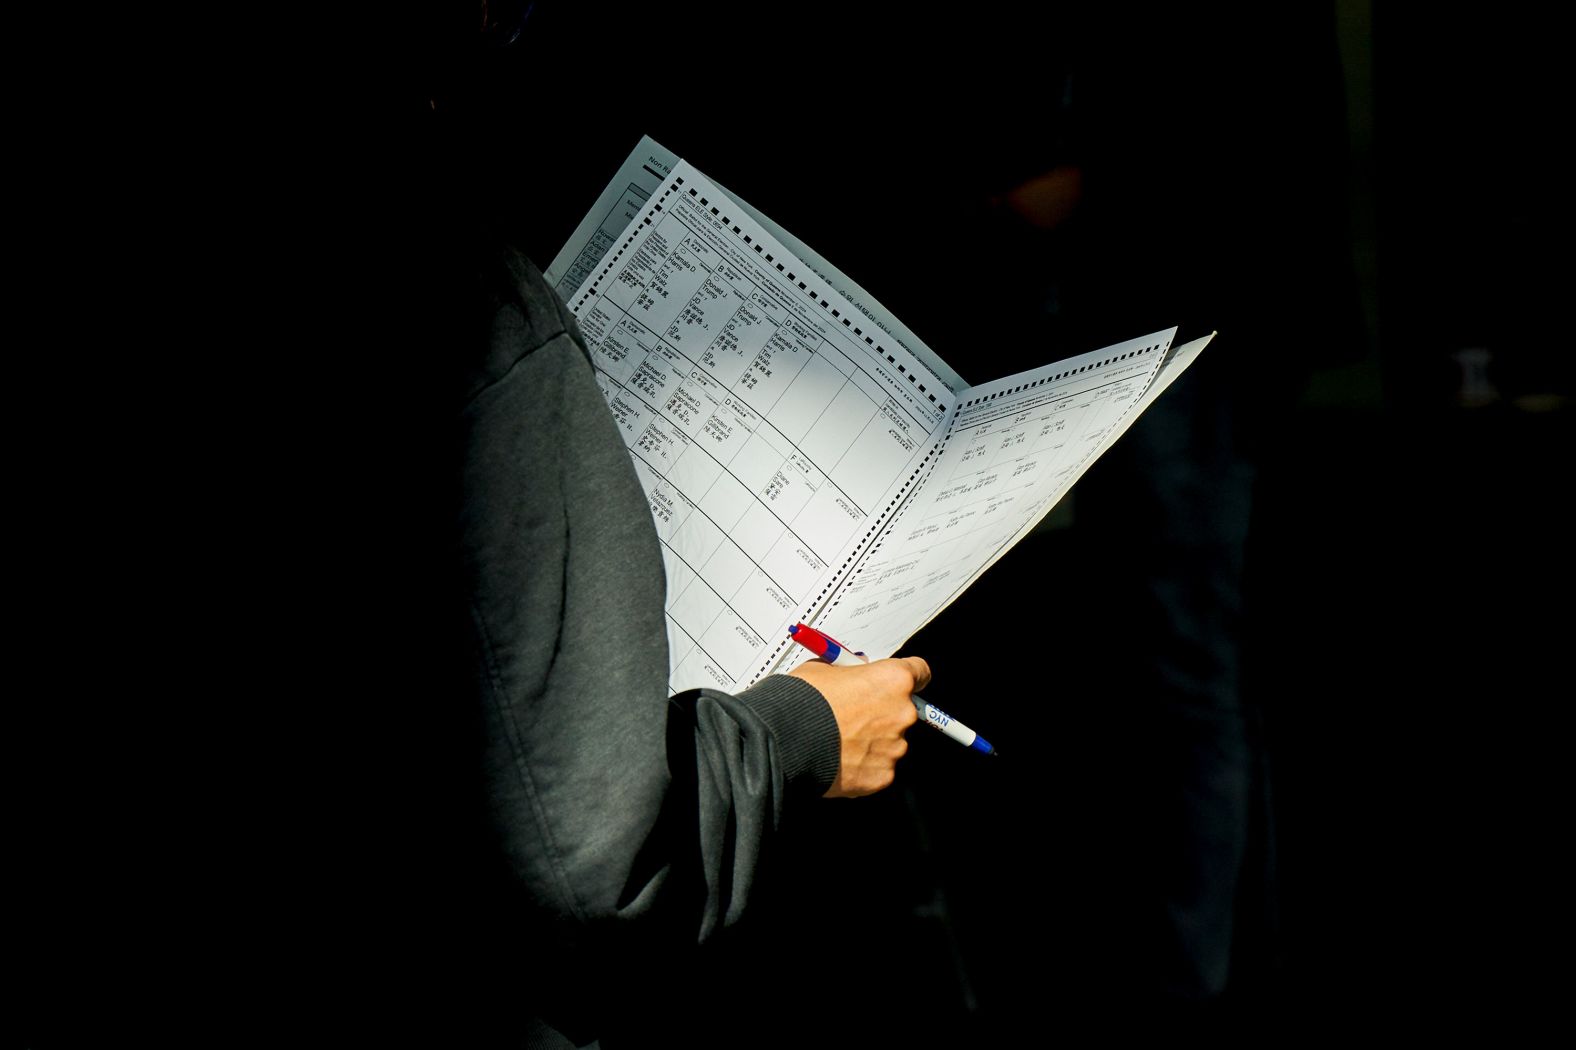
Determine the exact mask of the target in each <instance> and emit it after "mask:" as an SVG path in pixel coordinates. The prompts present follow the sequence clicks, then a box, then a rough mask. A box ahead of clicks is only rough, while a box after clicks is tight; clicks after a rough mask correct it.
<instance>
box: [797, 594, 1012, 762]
mask: <svg viewBox="0 0 1576 1050" xmlns="http://www.w3.org/2000/svg"><path fill="white" fill-rule="evenodd" d="M788 636H789V637H790V638H792V639H793V640H794V641H796V642H798V643H799V644H800V645H802V646H804V647H805V648H806V649H808V650H810V652H812V653H814V654H815V655H816V657H818V658H819V659H821V660H823V661H825V662H826V663H829V664H841V665H844V666H847V665H849V664H867V663H869V662H870V658H869V657H867V656H865V654H864V653H858V652H854V651H853V650H852V649H850V648H848V647H847V646H845V645H843V644H842V643H841V642H839V641H837V640H836V639H835V638H833V637H832V636H831V635H828V634H822V633H821V632H820V631H817V630H816V629H815V628H814V627H806V626H805V625H804V624H802V623H799V624H794V625H793V626H792V627H790V628H788ZM909 699H911V700H913V701H914V708H915V710H917V711H918V712H919V717H920V719H921V720H922V721H923V722H925V723H926V724H927V725H931V726H934V727H935V728H937V729H939V730H941V731H942V732H943V733H945V734H946V735H947V736H949V737H951V738H952V739H954V740H956V741H957V742H958V743H960V744H962V745H963V746H964V747H972V748H973V749H974V750H976V751H980V752H983V753H984V754H987V755H994V754H996V753H997V751H996V749H995V748H994V747H991V745H990V741H988V740H986V739H985V738H984V737H982V736H980V735H979V734H978V733H976V732H975V731H974V730H972V729H970V728H969V727H968V726H966V725H964V724H963V723H962V722H959V721H958V720H957V719H956V718H953V717H952V716H951V715H949V714H947V713H946V712H945V711H943V710H942V709H941V708H939V707H936V706H935V705H933V704H929V703H926V702H925V700H924V699H922V698H921V697H918V696H913V697H910V698H909Z"/></svg>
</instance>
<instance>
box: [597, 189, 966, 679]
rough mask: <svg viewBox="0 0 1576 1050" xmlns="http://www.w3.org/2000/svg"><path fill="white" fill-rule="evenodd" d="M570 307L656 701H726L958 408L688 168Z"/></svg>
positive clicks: (941, 386)
mask: <svg viewBox="0 0 1576 1050" xmlns="http://www.w3.org/2000/svg"><path fill="white" fill-rule="evenodd" d="M568 302H569V306H570V308H571V309H572V310H573V312H574V313H575V315H576V316H577V317H578V318H579V321H580V326H581V329H582V331H583V332H584V334H585V338H586V343H587V345H588V347H589V348H590V350H591V359H592V363H593V364H594V365H595V366H596V370H597V381H598V383H599V384H600V385H601V387H602V391H603V394H604V396H605V397H606V398H607V402H608V406H609V408H610V409H611V410H612V413H613V417H614V419H615V420H616V421H617V423H618V426H619V431H620V433H621V434H622V436H623V438H624V441H625V444H626V445H627V446H628V448H629V450H630V453H631V455H632V457H633V459H634V463H635V468H636V473H637V474H638V475H639V477H640V481H641V484H642V486H643V487H644V489H645V492H646V495H647V498H648V499H649V500H650V503H651V509H652V513H653V516H654V518H655V521H656V525H657V532H658V535H659V538H660V539H661V542H662V551H663V560H664V568H665V570H666V572H667V581H668V586H667V610H666V611H667V622H668V642H669V646H670V652H669V660H670V669H671V673H670V686H671V688H672V689H673V690H674V691H678V690H682V689H688V688H693V687H697V686H709V687H713V688H722V689H734V688H737V687H739V686H740V685H742V684H743V683H746V682H749V681H750V680H752V679H753V678H754V677H756V676H757V675H758V674H759V673H760V671H761V669H762V668H765V667H769V666H772V665H773V664H775V663H776V662H777V660H778V658H779V657H780V656H781V653H782V649H783V646H784V645H785V644H786V641H785V640H786V638H787V630H788V627H789V625H790V624H792V623H794V622H796V621H797V620H799V619H803V618H806V617H808V616H809V615H810V613H811V612H812V611H813V610H814V609H815V608H817V607H818V606H819V604H820V603H821V602H822V601H823V600H824V598H825V596H826V594H827V593H828V592H829V591H830V589H831V588H832V587H833V586H834V585H835V583H836V581H837V580H838V579H839V578H840V574H842V573H845V572H846V571H847V570H848V567H849V565H851V564H852V563H853V562H854V561H855V559H856V556H857V553H858V551H859V550H860V549H861V547H862V545H863V544H866V543H868V542H869V541H870V538H871V537H872V536H873V535H875V534H876V533H877V532H878V531H879V529H880V528H881V527H882V525H883V524H884V523H885V522H886V520H887V519H888V517H889V516H890V515H891V513H892V511H893V509H894V508H895V507H896V506H897V505H898V504H899V503H900V501H901V499H902V497H903V495H904V494H905V492H906V491H907V489H908V486H910V485H911V484H912V483H913V481H914V479H915V478H916V477H917V476H918V474H919V472H920V470H921V469H922V468H923V466H924V464H925V462H926V457H927V456H929V455H931V454H933V453H934V451H935V449H936V448H937V446H938V444H939V441H940V438H941V436H942V434H943V433H944V432H945V430H946V425H947V422H948V420H949V418H950V416H951V414H952V412H954V411H955V410H956V408H957V401H958V397H957V394H956V392H955V391H953V390H952V389H951V388H950V387H949V385H948V384H947V382H946V381H945V380H944V379H943V378H942V377H941V376H939V375H938V374H937V371H936V370H934V369H932V368H930V367H929V366H928V365H927V364H926V363H925V362H924V361H923V360H922V359H921V358H920V357H919V356H917V355H915V354H914V353H911V352H910V351H909V350H908V349H907V348H906V347H905V346H904V345H903V344H902V343H901V342H899V341H898V340H896V339H893V338H890V337H889V336H887V335H886V333H884V332H883V331H882V330H881V329H880V327H878V326H877V325H874V324H872V323H871V321H870V318H869V317H868V316H867V315H866V314H865V313H864V312H862V311H859V310H854V309H850V306H849V303H848V302H847V301H845V300H844V299H843V298H842V296H840V295H839V294H838V292H837V291H836V290H834V289H833V287H832V286H831V285H829V284H827V283H826V281H825V280H823V279H822V278H821V277H819V276H818V275H817V274H816V272H815V271H814V270H813V269H812V268H810V267H809V266H807V265H805V264H804V262H803V261H802V260H800V259H799V258H798V257H797V256H796V255H795V254H794V253H792V252H791V251H789V250H788V249H786V248H784V247H783V246H782V244H781V243H780V242H779V241H778V240H777V238H775V237H773V236H772V235H771V234H770V233H768V232H767V231H766V230H765V229H764V228H763V227H762V226H761V224H759V223H757V222H756V221H755V220H754V219H753V218H751V217H750V215H749V214H748V213H747V212H746V211H745V210H744V209H742V208H740V207H739V206H738V205H737V204H736V203H735V202H734V201H732V200H731V199H730V198H728V197H727V196H726V195H724V194H723V193H722V192H720V191H719V190H718V189H717V188H716V187H715V186H713V185H712V184H711V183H710V182H709V181H707V180H706V179H705V177H704V176H702V175H701V174H700V173H698V172H696V171H695V170H694V169H693V168H691V167H690V166H689V165H688V164H687V163H685V162H683V161H679V162H678V163H676V164H674V165H673V167H672V169H671V172H670V174H669V175H668V176H667V178H666V179H664V180H663V181H662V183H661V184H660V186H658V187H657V188H656V189H655V190H654V191H653V192H652V193H651V194H650V196H649V197H648V198H647V199H646V200H645V201H643V202H641V204H640V207H639V209H638V212H637V213H636V215H635V219H634V221H633V222H632V223H631V224H630V225H629V226H628V228H627V229H625V230H624V231H623V232H622V233H621V234H620V235H619V236H618V237H617V238H616V239H615V240H612V241H611V242H609V243H608V249H607V254H606V255H605V257H604V258H603V259H602V260H601V262H600V263H599V264H598V265H597V266H595V267H594V268H592V269H591V270H590V271H589V272H587V273H586V274H585V278H584V280H583V282H581V283H580V284H579V287H578V289H577V290H576V291H575V293H574V295H573V297H572V298H570V299H569V300H568Z"/></svg>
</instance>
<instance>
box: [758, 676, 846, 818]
mask: <svg viewBox="0 0 1576 1050" xmlns="http://www.w3.org/2000/svg"><path fill="white" fill-rule="evenodd" d="M739 699H740V700H743V701H744V702H745V703H747V704H749V705H750V709H751V710H752V711H754V712H755V713H756V714H758V715H760V717H761V721H763V722H765V723H766V727H767V728H768V729H770V730H771V733H772V740H773V741H774V742H775V743H776V745H777V756H778V760H779V761H780V762H781V763H782V768H783V775H784V777H785V778H786V779H787V781H788V783H790V784H795V785H797V784H799V783H800V782H801V781H809V782H810V784H813V785H814V787H815V793H816V794H817V795H824V794H826V791H827V789H828V788H830V787H831V786H832V781H834V780H836V779H837V771H838V769H839V767H840V766H841V764H842V754H843V737H842V734H841V733H840V732H838V729H837V717H836V716H835V715H833V714H832V705H831V704H829V703H827V702H826V698H825V697H824V696H822V695H821V691H820V690H819V689H817V688H816V687H815V686H813V685H811V684H810V683H809V682H806V681H805V680H804V679H802V678H795V677H793V676H792V675H785V674H774V675H767V676H766V677H765V678H763V679H761V680H760V681H759V682H757V683H756V684H755V685H752V686H751V687H750V688H748V689H746V690H745V691H744V692H742V693H740V694H739ZM808 786H809V785H807V787H808Z"/></svg>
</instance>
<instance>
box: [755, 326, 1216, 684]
mask: <svg viewBox="0 0 1576 1050" xmlns="http://www.w3.org/2000/svg"><path fill="white" fill-rule="evenodd" d="M1175 333H1176V330H1175V329H1171V330H1170V331H1166V332H1160V333H1157V334H1155V335H1150V336H1145V337H1143V338H1140V339H1134V340H1130V341H1128V342H1126V343H1119V344H1117V345H1116V346H1111V347H1107V348H1106V349H1104V350H1099V351H1095V352H1093V353H1089V354H1084V355H1082V356H1081V357H1076V358H1072V359H1070V360H1068V361H1062V362H1058V363H1056V364H1052V365H1046V366H1044V367H1042V368H1039V369H1035V370H1032V371H1029V372H1025V373H1022V374H1020V375H1016V376H1011V377H1009V378H1006V379H1000V380H997V381H995V382H993V383H986V384H983V385H981V386H978V387H974V388H971V389H970V390H968V391H966V392H965V394H964V396H963V399H962V400H961V401H960V402H959V405H958V411H957V414H956V415H955V417H954V418H953V420H952V422H951V424H950V426H949V427H948V430H947V433H946V436H945V438H944V439H943V441H942V445H941V448H940V450H939V452H938V453H937V455H936V457H935V463H934V466H933V467H932V468H931V469H930V470H929V471H928V472H927V474H926V475H925V477H924V478H923V480H922V481H921V482H920V483H919V484H918V485H917V486H916V487H915V489H914V491H913V493H912V494H911V495H910V496H909V498H908V500H907V501H905V503H904V506H903V508H902V509H901V510H900V511H899V513H898V514H897V515H895V516H894V518H893V520H892V522H891V523H890V524H889V525H888V526H887V528H886V529H885V530H884V535H883V536H882V537H881V539H880V540H879V542H877V543H874V544H872V545H871V547H870V548H869V550H868V551H867V552H865V554H864V555H863V557H861V559H860V560H859V563H858V565H857V566H856V567H855V568H854V569H853V571H852V572H851V573H849V575H848V576H847V577H846V578H845V580H844V582H843V583H842V585H841V586H840V587H839V588H838V589H837V591H836V593H834V594H833V595H832V596H831V597H830V598H829V600H828V602H827V604H826V606H825V608H824V609H823V610H821V611H819V612H818V613H817V615H816V616H815V617H814V620H813V625H814V626H815V627H816V628H817V629H819V630H822V631H824V632H826V633H827V634H830V635H831V636H833V637H834V638H838V639H841V640H843V641H845V642H846V643H847V644H849V645H853V646H856V647H857V648H859V649H861V650H863V651H864V652H865V653H866V654H867V655H869V656H870V657H872V658H877V657H882V656H890V655H891V654H892V653H893V652H895V651H896V650H897V649H898V648H899V647H900V646H901V645H903V643H904V642H906V641H907V640H908V639H909V638H910V637H911V636H912V635H913V634H914V633H915V632H916V631H918V630H919V629H920V628H921V627H923V626H924V625H925V624H927V623H929V622H930V620H931V619H933V618H934V617H935V616H936V614H937V613H939V612H941V610H942V609H944V608H946V607H947V606H948V605H949V604H951V602H952V601H953V600H954V599H956V598H957V597H958V596H959V595H961V594H962V593H963V592H964V591H965V590H966V589H967V588H968V587H969V586H970V585H971V584H972V583H973V582H974V581H975V580H976V579H978V578H979V576H980V574H981V573H983V572H984V571H985V570H986V569H987V568H989V567H990V566H991V565H993V564H995V562H996V560H997V559H999V558H1000V557H1001V556H1002V555H1003V554H1005V553H1006V552H1007V551H1008V550H1010V549H1011V548H1012V547H1013V546H1014V545H1015V544H1016V543H1017V542H1018V541H1019V540H1021V539H1022V538H1023V537H1024V536H1026V535H1027V534H1028V533H1029V531H1030V530H1031V529H1033V527H1034V526H1035V524H1036V523H1038V522H1039V521H1040V519H1042V518H1043V517H1044V516H1045V515H1046V514H1047V513H1049V512H1050V510H1051V508H1052V507H1054V506H1055V505H1056V503H1057V502H1058V501H1059V500H1060V499H1061V498H1062V497H1063V496H1064V495H1066V493H1067V491H1068V490H1069V489H1071V488H1072V485H1073V483H1074V482H1076V481H1077V480H1078V478H1079V477H1080V476H1081V475H1082V474H1083V472H1084V471H1085V470H1086V469H1088V467H1089V466H1090V465H1091V464H1093V463H1094V461H1095V460H1096V459H1098V458H1099V457H1100V455H1101V454H1102V453H1103V452H1104V451H1105V450H1106V449H1107V448H1109V447H1110V445H1111V443H1112V442H1113V441H1115V440H1116V439H1117V437H1119V436H1120V435H1121V433H1122V432H1123V431H1125V430H1126V429H1127V427H1128V426H1129V425H1131V423H1132V422H1133V420H1135V419H1137V417H1138V416H1139V415H1140V414H1141V413H1142V412H1143V410H1144V409H1145V408H1146V407H1147V406H1148V405H1149V404H1150V403H1151V402H1152V401H1153V400H1154V399H1155V398H1156V397H1157V396H1159V394H1160V393H1161V391H1163V390H1164V389H1165V388H1166V386H1168V385H1169V384H1170V383H1171V382H1172V381H1173V380H1175V378H1176V377H1177V376H1178V375H1180V374H1181V372H1182V370H1183V369H1185V368H1187V366H1188V365H1189V364H1191V363H1192V361H1193V359H1194V357H1196V356H1197V354H1198V352H1199V351H1200V350H1202V349H1203V348H1204V346H1205V345H1206V344H1208V342H1209V340H1210V339H1211V338H1213V335H1211V336H1206V337H1204V338H1202V339H1197V340H1194V341H1193V342H1191V343H1188V344H1187V345H1185V346H1182V347H1178V348H1176V350H1175V352H1172V353H1170V354H1169V355H1168V351H1169V350H1170V349H1171V340H1172V338H1173V337H1174V336H1175ZM1157 358H1164V361H1163V364H1162V366H1161V368H1160V369H1159V370H1158V372H1157V371H1156V369H1155V362H1156V360H1157ZM807 655H808V654H806V653H804V652H803V651H802V650H799V649H798V647H790V649H788V650H785V659H784V660H783V663H782V664H781V665H780V666H779V668H777V669H778V670H786V669H789V668H792V667H794V666H796V665H797V664H799V663H802V662H803V661H804V659H805V658H806V657H807Z"/></svg>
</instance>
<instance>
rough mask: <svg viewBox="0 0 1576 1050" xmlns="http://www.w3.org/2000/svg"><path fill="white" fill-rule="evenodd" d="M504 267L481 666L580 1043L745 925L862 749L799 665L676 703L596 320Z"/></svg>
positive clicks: (642, 518)
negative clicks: (678, 965) (632, 990)
mask: <svg viewBox="0 0 1576 1050" xmlns="http://www.w3.org/2000/svg"><path fill="white" fill-rule="evenodd" d="M502 269H506V270H507V273H506V274H505V273H503V272H502ZM498 276H499V280H498V282H497V290H496V292H495V293H494V298H495V313H494V315H493V323H492V329H491V333H490V340H489V345H488V348H487V356H486V359H485V361H484V362H483V363H482V365H481V367H480V368H479V369H477V370H476V372H475V373H474V375H473V376H471V377H470V378H469V381H468V388H467V398H466V403H465V407H464V411H463V414H462V423H463V429H464V444H463V457H464V504H463V513H462V517H461V534H462V538H463V557H464V567H465V580H464V582H465V586H466V593H467V594H468V596H469V601H470V608H469V610H468V614H469V618H470V623H471V627H472V632H471V637H472V640H473V642H474V645H473V649H472V652H473V656H474V659H475V663H474V680H475V683H476V687H477V691H478V694H479V697H480V700H481V703H482V706H483V709H484V724H485V739H486V761H485V774H486V786H487V792H488V796H489V797H488V803H489V807H490V811H491V814H492V817H493V822H494V825H495V827H496V830H497V833H498V835H499V837H500V841H501V845H502V849H503V853H504V856H505V858H506V860H507V866H508V871H509V880H510V881H511V882H512V883H513V884H514V886H515V889H516V892H517V893H518V894H521V895H523V896H524V898H525V900H526V902H527V903H526V906H525V909H524V911H525V917H524V919H523V927H522V929H521V930H520V931H519V935H520V936H522V937H529V941H528V942H522V943H521V945H520V951H521V952H522V953H529V954H530V955H531V956H532V962H533V963H534V965H535V968H536V970H537V972H536V974H535V975H534V978H533V980H534V981H536V982H538V983H537V986H536V989H535V990H534V991H529V992H528V991H526V990H524V989H522V990H521V995H522V998H523V997H525V996H530V997H531V1000H532V1004H533V1008H534V1009H539V1010H540V1011H541V1012H542V1014H543V1016H545V1017H546V1018H547V1019H548V1020H550V1021H551V1022H552V1023H553V1024H555V1025H557V1026H558V1027H560V1028H562V1029H564V1030H565V1031H566V1032H567V1033H569V1034H570V1035H572V1036H574V1037H575V1038H577V1039H579V1038H583V1037H588V1036H590V1035H591V1034H593V1033H594V1032H595V1031H597V1030H598V1029H599V1028H600V1027H602V1026H603V1025H604V1024H606V1023H614V1024H616V1023H617V1020H616V1017H613V1015H616V1014H617V1012H618V1011H619V1009H620V1004H621V1003H622V1002H624V1001H625V1000H627V993H626V991H625V987H626V985H627V984H629V983H635V982H640V981H649V980H650V976H649V973H647V974H645V975H643V974H642V970H644V969H645V968H646V967H648V966H649V965H651V963H652V962H653V961H654V960H656V959H663V958H671V957H672V955H673V954H674V953H675V952H677V951H679V950H681V949H682V948H683V947H684V946H686V945H694V944H697V943H699V942H701V941H704V940H707V939H709V938H710V937H712V936H713V935H714V934H716V933H717V931H718V930H719V929H720V928H722V927H724V926H726V925H728V924H730V923H732V922H734V921H735V920H736V919H738V917H739V915H740V912H741V910H742V909H743V908H744V906H745V904H746V902H747V901H748V900H749V897H750V894H751V891H752V889H753V887H754V886H755V884H756V881H757V875H758V871H759V868H760V865H761V862H762V860H763V858H764V857H765V856H766V854H767V853H768V851H769V848H770V843H771V841H772V833H773V831H774V830H775V829H776V828H777V827H778V824H779V821H780V820H781V819H782V816H783V809H784V804H785V802H786V801H787V799H788V798H789V797H791V796H794V795H801V794H802V795H804V796H807V797H815V796H819V795H821V794H823V793H824V792H825V791H826V789H827V788H828V787H829V786H830V785H831V783H832V781H833V779H834V778H835V777H836V774H837V770H838V762H839V747H840V742H839V735H838V730H837V723H836V720H835V718H834V717H833V715H832V711H831V708H830V706H829V705H828V704H827V703H826V701H825V700H824V699H823V698H822V697H821V695H820V693H819V692H817V691H816V690H815V689H814V688H813V687H811V686H810V685H809V684H808V683H806V682H803V681H801V680H799V679H797V678H790V677H786V676H771V677H769V678H767V679H765V680H763V681H762V682H761V683H760V684H758V685H756V686H754V687H752V688H751V689H749V690H747V691H746V692H745V693H743V694H742V695H741V696H738V697H734V696H730V695H727V694H725V693H721V692H718V691H715V690H710V689H700V690H691V691H689V692H686V693H684V694H681V695H680V696H677V697H674V698H672V699H671V700H670V699H669V697H668V695H667V680H668V650H667V635H666V625H665V622H664V616H663V602H664V594H665V587H664V582H663V574H662V569H661V566H662V557H661V550H660V547H659V544H658V541H657V536H656V530H655V527H654V526H653V524H652V519H651V515H650V512H649V509H648V506H647V503H646V500H645V498H644V496H643V494H642V492H641V489H640V484H639V481H638V479H637V477H636V474H635V471H634V469H633V466H632V464H631V463H630V459H629V454H628V452H627V451H626V450H625V448H624V445H623V443H622V441H621V440H620V438H619V436H618V433H617V429H616V427H615V425H614V423H613V420H612V417H611V415H610V414H609V413H608V411H607V406H606V403H605V401H604V400H603V397H602V395H601V392H600V390H599V389H598V387H597V384H596V380H595V376H594V373H593V371H592V369H591V367H590V364H589V360H588V357H587V353H586V350H585V345H584V342H583V340H582V339H581V336H580V333H579V328H578V326H577V325H576V323H575V321H574V319H573V318H572V317H571V316H570V314H569V313H568V311H567V310H566V309H565V308H564V306H563V304H562V303H561V302H560V301H559V299H558V298H557V296H555V295H554V294H553V293H552V292H551V290H549V289H548V288H547V286H546V285H545V283H543V281H542V278H541V275H540V274H539V273H538V272H537V270H536V268H535V267H534V266H533V265H531V263H530V262H529V261H527V260H526V259H525V258H524V257H523V256H520V255H517V254H512V253H511V254H510V255H509V256H508V257H507V259H506V260H505V262H504V267H503V268H501V270H500V273H499V275H498ZM528 968H530V967H529V966H528ZM610 1018H611V1022H610Z"/></svg>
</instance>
